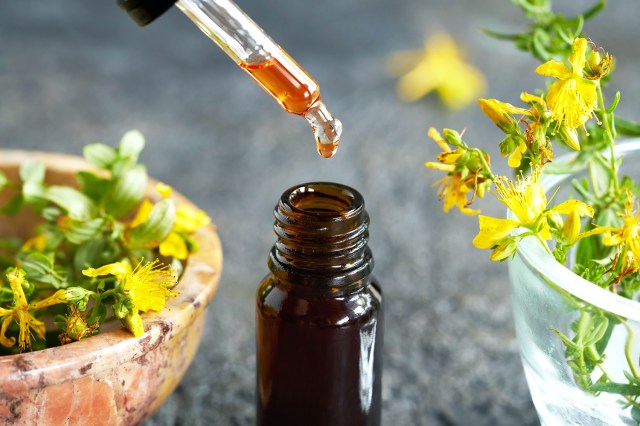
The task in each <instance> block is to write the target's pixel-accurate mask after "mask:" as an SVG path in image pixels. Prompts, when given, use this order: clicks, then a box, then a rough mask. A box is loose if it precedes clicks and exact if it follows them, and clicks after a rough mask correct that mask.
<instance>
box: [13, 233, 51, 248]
mask: <svg viewBox="0 0 640 426" xmlns="http://www.w3.org/2000/svg"><path fill="white" fill-rule="evenodd" d="M48 242H49V240H48V239H47V237H46V236H45V235H35V236H33V237H31V238H29V239H28V240H26V241H25V242H24V243H23V244H22V247H20V250H22V251H29V250H35V251H39V252H43V251H45V249H46V248H47V243H48Z"/></svg>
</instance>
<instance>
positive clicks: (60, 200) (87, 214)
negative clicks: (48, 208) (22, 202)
mask: <svg viewBox="0 0 640 426" xmlns="http://www.w3.org/2000/svg"><path fill="white" fill-rule="evenodd" d="M45 196H46V198H47V200H49V201H51V202H52V203H54V204H56V205H58V206H59V207H60V208H62V209H63V210H65V211H66V212H67V214H68V215H69V217H70V218H71V219H74V220H79V221H84V220H89V219H91V218H93V217H95V216H96V214H97V211H98V209H97V206H96V205H95V203H94V202H93V200H92V199H91V198H89V197H87V196H86V195H84V194H83V193H82V192H80V191H78V190H77V189H74V188H71V187H68V186H57V185H55V186H50V187H49V188H47V191H46V194H45Z"/></svg>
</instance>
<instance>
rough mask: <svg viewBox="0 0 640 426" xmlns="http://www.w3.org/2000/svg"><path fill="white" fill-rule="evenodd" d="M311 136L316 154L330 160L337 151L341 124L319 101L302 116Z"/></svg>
mask: <svg viewBox="0 0 640 426" xmlns="http://www.w3.org/2000/svg"><path fill="white" fill-rule="evenodd" d="M304 118H306V119H307V121H308V122H309V125H310V126H311V129H312V130H313V135H314V136H315V138H316V148H317V149H318V154H320V155H321V156H322V157H324V158H331V157H333V155H334V154H335V153H336V151H337V150H338V144H339V143H340V135H341V134H342V123H341V122H340V120H338V119H337V118H335V117H334V116H333V115H331V113H330V112H329V110H328V109H327V107H326V106H325V104H324V103H323V102H322V100H321V99H318V101H317V102H315V103H314V104H313V105H312V106H311V108H309V110H308V111H307V112H306V113H305V114H304Z"/></svg>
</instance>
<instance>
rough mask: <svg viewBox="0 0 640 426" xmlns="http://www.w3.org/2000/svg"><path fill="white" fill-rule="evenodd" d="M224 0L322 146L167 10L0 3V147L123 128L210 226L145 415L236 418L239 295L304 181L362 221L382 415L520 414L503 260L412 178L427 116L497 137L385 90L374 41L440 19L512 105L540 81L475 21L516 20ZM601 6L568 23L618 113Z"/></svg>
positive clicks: (454, 3) (372, 2) (429, 154)
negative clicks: (183, 357) (281, 71)
mask: <svg viewBox="0 0 640 426" xmlns="http://www.w3.org/2000/svg"><path fill="white" fill-rule="evenodd" d="M238 3H239V4H240V5H241V7H243V9H244V10H245V11H246V12H247V13H249V14H250V15H251V16H253V17H254V19H255V20H256V21H258V23H260V24H261V25H262V27H263V28H264V29H265V30H266V31H267V32H268V33H269V34H270V35H271V36H272V37H273V38H274V39H275V40H276V41H277V42H278V43H279V44H281V45H282V46H283V47H284V48H285V49H286V50H287V51H288V52H289V53H290V54H291V55H292V56H293V57H294V58H296V60H297V61H298V62H300V63H301V64H302V65H303V66H304V67H305V68H306V69H307V70H308V71H309V72H310V73H311V74H312V75H313V76H314V77H315V78H316V79H317V80H318V82H319V83H320V86H321V88H322V95H323V98H324V99H325V101H326V103H327V105H328V106H329V108H330V109H331V110H332V111H333V112H334V113H335V114H336V115H337V116H339V117H340V119H341V120H342V121H343V123H344V136H343V145H342V147H341V149H340V151H339V152H338V154H337V156H336V157H335V158H334V159H332V160H323V159H321V158H320V157H318V156H317V154H316V153H315V150H314V146H313V139H312V136H311V133H310V131H309V129H308V126H307V125H306V123H305V122H304V120H302V119H300V118H297V117H294V116H291V115H288V114H285V113H284V112H283V111H282V110H281V109H280V108H279V107H278V106H277V104H276V103H274V102H273V101H272V100H271V99H270V98H269V97H268V96H266V95H265V94H264V93H263V92H262V91H261V90H260V89H259V88H258V87H257V86H256V85H255V84H253V83H252V82H251V80H250V79H249V78H248V77H247V76H246V75H245V74H243V73H242V72H241V71H239V70H238V69H237V67H236V65H235V64H234V63H233V62H232V61H231V60H229V59H228V58H227V57H225V56H224V54H223V53H222V52H221V51H220V50H219V49H218V48H217V47H216V46H215V45H214V44H213V43H212V42H210V41H209V40H208V39H206V38H205V37H204V36H203V35H202V34H201V33H200V32H199V31H198V30H197V29H196V27H195V26H193V25H192V24H191V22H190V21H189V20H188V19H187V18H186V17H184V16H183V15H182V14H181V13H180V12H179V11H178V10H177V9H172V10H170V11H169V13H167V14H166V15H165V16H163V17H162V18H161V19H160V20H158V21H157V22H156V23H154V24H152V25H151V26H149V27H147V28H144V29H140V28H138V27H136V26H135V25H134V24H133V22H132V21H130V19H129V18H128V17H127V16H126V15H125V14H124V13H123V12H122V11H120V10H119V9H118V8H117V7H116V5H115V0H103V1H71V0H64V1H63V0H58V1H28V2H27V1H20V0H3V1H2V2H0V147H2V148H22V149H37V150H51V151H62V152H68V153H74V154H79V153H81V149H82V146H83V145H84V144H86V143H89V142H98V141H100V142H105V143H109V144H116V143H117V142H118V141H119V139H120V137H121V135H122V134H123V133H124V132H125V131H126V130H128V129H131V128H137V129H140V130H141V131H142V132H143V133H144V134H145V135H146V137H147V142H148V144H147V148H146V150H145V151H144V153H143V156H142V160H143V161H144V162H145V163H146V164H147V165H148V167H149V171H150V174H152V175H153V176H154V177H156V178H158V179H161V180H163V181H166V182H169V183H171V184H172V185H173V186H174V187H175V188H176V189H177V190H179V191H181V192H182V193H184V194H186V195H187V196H188V197H190V198H191V199H193V200H194V201H195V202H196V203H197V204H199V205H200V206H201V207H202V208H203V209H205V210H206V211H207V212H208V213H209V214H210V215H211V216H212V218H213V219H214V221H215V222H216V224H217V225H218V230H219V233H220V236H221V238H222V241H223V244H224V249H225V270H224V273H223V278H222V281H221V285H220V289H219V292H218V294H217V296H216V298H215V299H214V301H213V303H212V305H211V309H210V311H209V313H208V317H207V328H206V330H205V335H204V337H203V341H202V346H201V348H200V351H199V352H198V355H197V356H196V358H195V361H194V363H193V365H192V366H191V368H190V369H189V371H188V373H187V375H186V376H185V378H184V381H183V382H182V384H181V385H180V386H179V387H178V388H177V390H176V392H175V393H174V394H173V395H172V396H171V397H170V399H169V400H168V401H167V402H166V404H165V405H164V406H163V407H162V408H161V409H160V410H159V411H158V412H157V413H156V414H155V415H154V416H153V417H151V418H150V419H149V420H148V421H147V423H146V424H147V425H149V426H151V425H173V424H184V425H205V424H206V425H209V424H215V425H249V424H252V423H253V419H254V405H253V395H254V390H253V388H254V366H255V356H254V340H253V332H254V329H253V306H254V292H255V289H256V286H257V284H258V282H259V281H260V280H261V278H262V276H263V275H264V274H265V273H266V272H267V268H266V258H267V253H268V251H269V249H270V247H271V245H272V244H273V242H274V236H273V234H272V231H271V225H272V222H273V219H272V208H273V206H274V204H275V202H276V201H277V199H278V197H279V196H280V194H281V193H282V191H283V190H285V189H286V188H288V187H290V186H292V185H294V184H298V183H302V182H305V181H311V180H333V181H337V182H342V183H345V184H347V185H351V186H353V187H355V188H357V189H358V190H360V191H361V192H362V193H363V195H364V197H365V200H366V202H367V206H368V211H369V213H370V215H371V223H372V224H371V242H370V244H371V246H372V249H373V251H374V255H375V257H376V274H377V275H378V277H379V278H380V280H381V282H382V284H383V288H384V291H385V297H386V331H385V333H386V336H385V340H386V341H385V351H384V353H385V363H384V365H385V372H384V386H383V418H384V423H385V424H394V425H400V426H402V425H467V424H474V425H478V426H479V425H533V424H537V422H538V421H537V417H536V414H535V411H534V408H533V405H532V403H531V400H530V398H529V395H528V391H527V387H526V383H525V380H524V376H523V373H522V369H521V365H520V359H519V355H518V351H517V344H516V340H515V335H514V330H513V326H512V314H511V305H510V299H509V289H508V282H507V278H506V268H505V266H506V265H500V264H497V265H496V264H491V263H490V262H489V260H488V253H487V252H481V251H478V250H475V249H473V247H472V246H471V243H470V241H471V239H472V238H473V236H474V235H475V232H476V230H477V222H476V219H474V218H468V217H463V216H462V215H460V214H459V213H457V212H454V213H453V214H450V215H448V216H446V217H445V216H444V214H443V213H442V210H441V204H440V202H439V201H438V199H437V195H436V192H435V190H434V189H432V188H430V185H431V184H432V183H433V182H434V181H435V180H436V179H437V178H438V176H439V175H438V174H436V173H435V172H433V171H430V170H427V169H425V168H424V167H423V165H422V163H423V162H424V161H426V160H431V159H432V158H433V157H434V156H435V155H436V154H437V152H439V149H438V148H437V147H436V146H435V145H434V144H433V143H432V142H430V141H429V140H428V139H427V137H426V131H427V129H428V127H429V126H430V125H434V126H436V127H438V128H442V127H453V128H457V129H459V130H462V129H463V128H467V138H468V140H470V141H473V142H474V143H478V144H479V145H481V146H483V147H486V148H487V149H490V150H491V151H492V152H494V153H495V148H494V147H495V146H496V142H497V140H499V137H500V134H499V132H498V130H497V129H495V128H494V126H493V124H491V123H490V122H489V121H488V120H486V119H484V118H483V116H482V114H481V112H480V111H479V109H478V108H477V107H475V106H471V107H470V108H468V109H466V110H464V111H461V112H457V113H451V112H449V111H446V110H445V109H443V108H442V107H441V106H440V104H439V103H438V102H437V99H436V98H434V97H432V96H431V97H429V98H427V99H425V100H422V101H420V102H418V103H414V104H408V103H403V102H401V101H400V100H398V99H397V97H396V96H395V93H394V79H393V78H391V77H390V76H389V75H388V74H387V72H386V70H385V66H384V63H385V59H386V58H387V57H388V55H389V54H390V53H391V52H393V51H396V50H404V49H416V48H420V47H421V46H422V44H423V39H424V36H425V34H428V33H431V32H433V31H435V30H446V31H449V32H450V33H452V34H453V35H454V36H455V38H456V39H457V40H458V41H460V42H461V43H462V44H463V45H464V46H465V47H466V50H467V53H468V57H469V59H470V61H471V62H473V63H475V64H476V65H477V66H478V67H480V68H481V69H482V70H483V71H484V72H485V73H486V74H487V76H488V83H489V92H488V94H487V96H489V97H495V98H498V99H501V100H504V101H510V102H513V103H517V97H518V95H519V93H520V91H522V90H529V91H531V90H533V89H535V88H536V87H540V86H541V85H542V84H543V79H542V78H540V77H538V76H536V75H535V74H534V73H533V69H534V67H535V66H536V64H537V63H536V62H535V61H533V60H531V59H530V58H529V57H528V56H527V55H525V54H523V53H520V52H517V51H515V50H514V49H513V48H512V47H511V46H510V45H508V44H501V43H499V42H496V41H493V40H491V39H488V38H487V37H485V36H482V35H480V32H479V28H480V27H488V28H493V29H501V30H505V31H516V30H519V29H521V28H523V24H524V22H523V20H522V18H521V15H520V13H519V11H518V10H517V9H516V8H515V7H513V6H511V5H510V2H509V1H507V0H483V1H477V0H475V1H474V0H449V1H440V0H422V1H420V0H386V1H382V0H368V1H364V0H325V1H313V2H312V1H308V0H307V1H304V0H279V1H269V2H267V1H253V2H252V1H248V0H243V1H240V0H239V1H238ZM570 3H579V4H578V5H573V6H571V5H570ZM611 3H612V4H611V5H610V6H609V9H607V11H605V12H604V14H602V15H601V16H600V17H599V18H597V19H596V20H595V21H592V22H591V23H589V24H587V30H588V34H590V35H591V36H592V37H593V38H594V40H595V41H596V42H597V43H598V44H600V45H602V46H604V47H606V48H608V50H610V51H612V53H614V54H615V55H616V56H617V57H618V59H619V61H618V68H619V69H618V72H617V75H616V78H615V79H614V81H613V85H614V87H616V88H622V89H623V98H622V99H623V100H622V104H621V106H620V111H621V113H623V114H624V115H626V116H629V117H632V118H636V119H637V118H639V117H638V115H639V114H638V113H637V109H636V108H635V106H636V102H635V99H636V98H637V97H638V96H639V95H640V83H639V82H638V78H637V69H638V67H639V66H640V63H639V61H640V60H639V58H640V55H639V48H638V43H637V39H638V36H639V35H640V31H639V30H638V24H637V17H638V16H640V14H639V12H640V6H639V3H638V2H637V0H617V1H615V2H613V1H612V2H611ZM586 4H591V2H569V1H562V2H558V5H559V6H560V7H569V6H571V7H582V6H584V5H586ZM494 157H495V156H494ZM494 162H498V161H497V158H495V159H494ZM489 204H491V203H489ZM488 212H490V213H491V212H493V213H496V214H500V209H499V208H498V207H497V206H494V207H490V208H489V209H488Z"/></svg>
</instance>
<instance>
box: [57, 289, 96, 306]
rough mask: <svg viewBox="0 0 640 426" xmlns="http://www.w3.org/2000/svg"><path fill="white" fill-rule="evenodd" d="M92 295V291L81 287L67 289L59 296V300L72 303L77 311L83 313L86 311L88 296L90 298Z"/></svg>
mask: <svg viewBox="0 0 640 426" xmlns="http://www.w3.org/2000/svg"><path fill="white" fill-rule="evenodd" d="M92 294H93V292H92V291H90V290H87V289H84V288H82V287H68V288H66V289H65V290H64V293H62V294H61V295H60V300H62V301H64V302H69V303H73V304H74V305H76V306H77V307H78V309H80V310H81V311H84V310H85V309H87V303H88V302H89V296H91V295H92Z"/></svg>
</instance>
